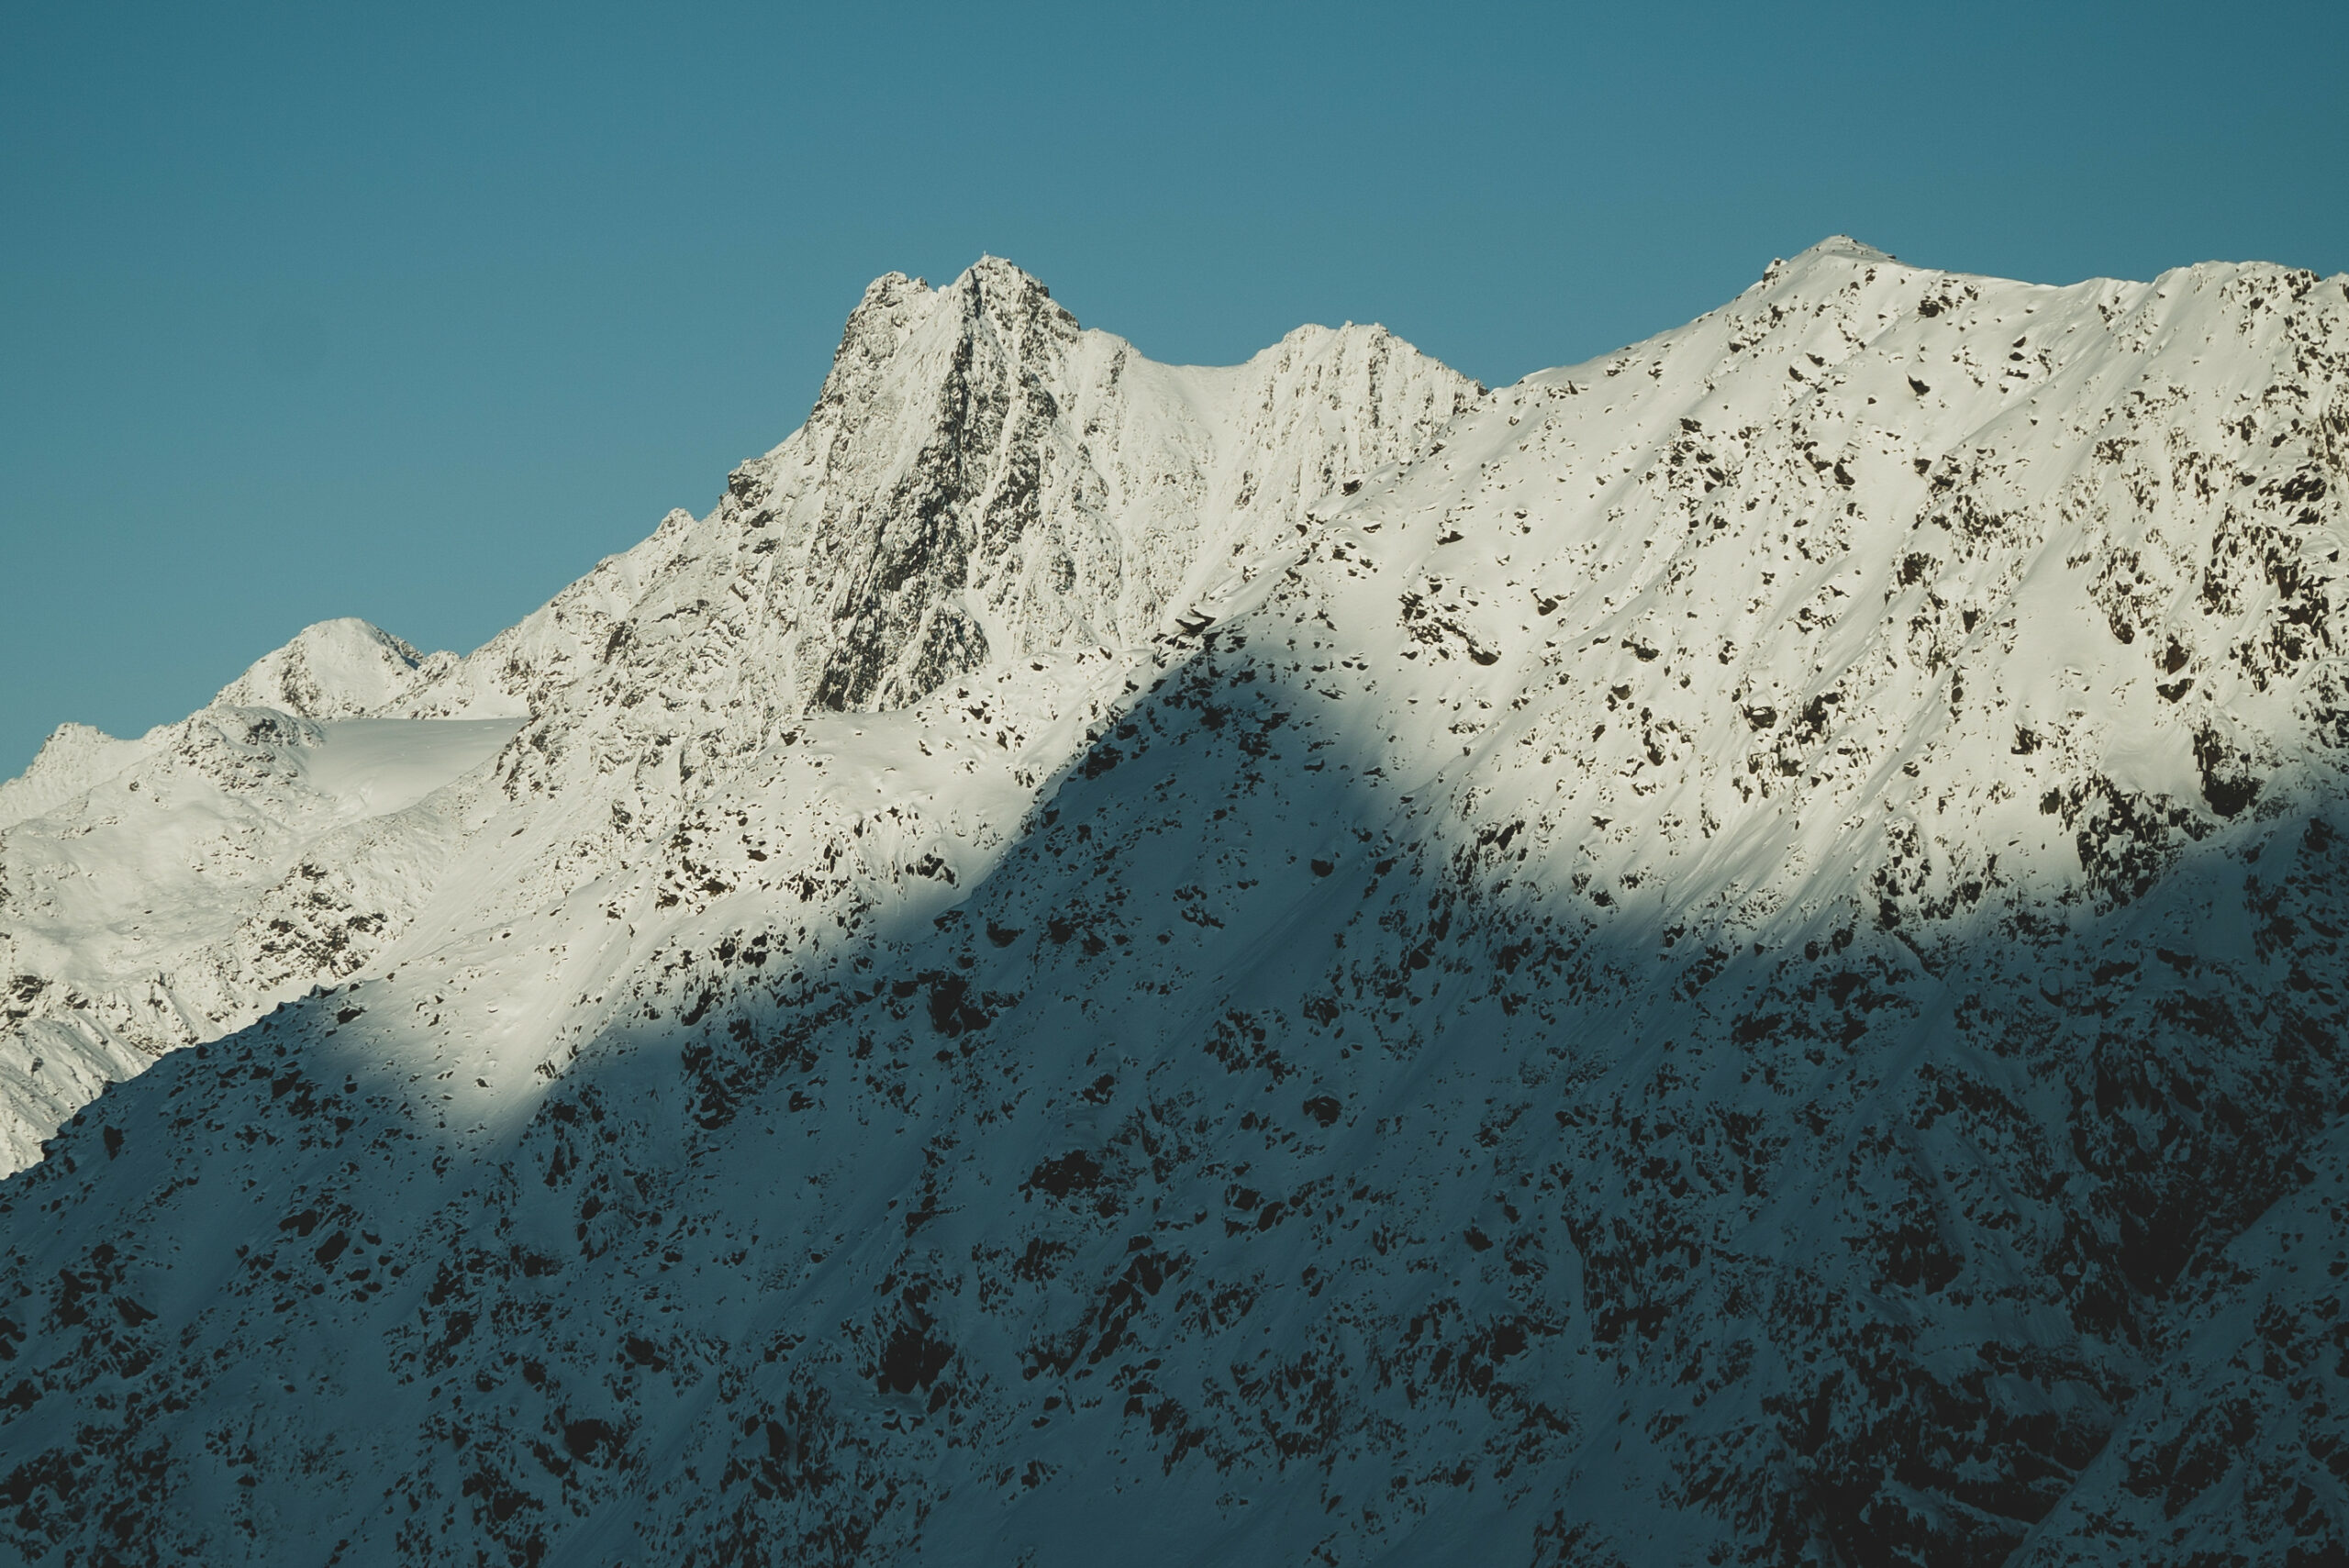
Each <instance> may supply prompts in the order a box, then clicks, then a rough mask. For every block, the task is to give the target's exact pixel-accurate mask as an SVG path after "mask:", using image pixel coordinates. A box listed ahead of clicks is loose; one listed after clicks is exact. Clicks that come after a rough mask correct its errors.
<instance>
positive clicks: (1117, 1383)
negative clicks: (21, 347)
mask: <svg viewBox="0 0 2349 1568" xmlns="http://www.w3.org/2000/svg"><path fill="white" fill-rule="evenodd" d="M2344 453H2349V294H2345V293H2344V280H2343V279H2340V278H2334V279H2330V280H2320V279H2318V278H2316V277H2315V276H2313V275H2312V274H2310V273H2306V272H2289V271H2286V270H2284V269H2280V268H2277V267H2270V266H2265V265H2221V264H2208V265H2203V266H2198V267H2192V268H2188V269H2183V270H2180V271H2178V272H2170V273H2167V274H2165V275H2164V276H2163V277H2161V278H2159V279H2157V280H2155V281H2154V282H2153V283H2151V284H2132V283H2115V282H2109V281H2097V282H2091V283H2087V284H2079V285H2076V286H2074V287H2069V288H2046V287H2038V286H2033V285H2029V284H2014V283H2006V282H1999V281H1996V280H1990V279H1983V278H1974V277H1965V276H1959V275H1955V274H1951V273H1945V272H1932V271H1930V270H1923V269H1918V268H1912V267H1908V266H1904V265H1901V264H1900V263H1898V262H1896V261H1893V260H1892V259H1891V258H1889V257H1887V256H1885V255H1883V254H1881V253H1879V252H1877V251H1875V250H1870V249H1868V248H1867V247H1865V246H1862V245H1858V244H1855V243H1854V242H1852V241H1849V240H1844V239H1833V240H1830V241H1827V242H1825V243H1823V244H1821V245H1820V246H1818V247H1815V248H1813V249H1812V250H1809V251H1806V252H1804V253H1803V254H1802V255H1801V256H1799V257H1797V258H1795V259H1793V260H1792V261H1786V262H1780V263H1775V264H1774V265H1773V266H1772V267H1771V269H1770V270H1769V272H1767V273H1765V276H1764V277H1763V279H1762V280H1761V281H1760V282H1759V283H1757V284H1755V285H1754V286H1753V288H1751V289H1749V290H1747V291H1746V292H1745V293H1744V294H1742V295H1740V296H1739V297H1738V298H1737V299H1735V300H1733V301H1731V303H1730V304H1728V305H1727V306H1723V307H1722V308H1720V310H1717V311H1714V312H1712V313H1710V314H1709V315H1707V316H1705V317H1700V318H1699V319H1698V320H1697V321H1695V322H1692V323H1690V324H1689V325H1688V326H1687V327H1685V328H1679V329H1677V330H1675V331H1672V332H1668V333H1665V334H1664V335H1663V336H1661V337H1658V338H1655V339H1651V340H1649V341H1647V342H1645V343H1642V344H1638V345H1635V346H1633V347H1631V348H1629V349H1626V350H1622V351H1621V352H1620V353H1619V354H1616V355H1612V356H1609V358H1607V359H1605V360H1603V361H1594V362H1592V363H1590V364H1586V365H1580V366H1575V367H1572V368H1569V369H1564V370H1559V371H1553V372H1547V373H1542V374H1539V375H1535V376H1532V377H1529V378H1528V379H1527V380H1525V381H1524V382H1521V383H1520V384H1516V385H1514V386H1511V387H1508V388H1504V389H1500V390H1498V391H1491V392H1488V391H1486V389H1484V388H1482V387H1480V386H1478V385H1476V384H1474V383H1472V382H1470V381H1468V380H1466V379H1465V378H1463V377H1461V376H1458V375H1456V374H1454V373H1452V372H1450V371H1448V370H1446V369H1445V368H1444V367H1443V366H1442V365H1440V364H1437V363H1435V362H1434V361H1431V360H1429V359H1427V358H1426V357H1425V356H1422V355H1420V354H1419V353H1417V352H1416V351H1415V350H1412V349H1411V348H1410V347H1409V346H1408V345H1407V344H1404V343H1402V342H1400V341H1399V340H1397V339H1394V338H1392V337H1391V336H1389V335H1387V334H1386V333H1385V332H1384V331H1382V330H1380V329H1378V328H1355V327H1348V328H1341V329H1340V330H1337V331H1330V330H1327V329H1323V328H1303V329H1300V330H1299V331H1298V332H1296V333H1292V334H1291V335H1290V336H1289V337H1288V338H1286V339H1283V340H1282V342H1281V343H1279V344H1277V345H1275V347H1273V348H1271V349H1268V350H1265V351H1264V353H1262V354H1260V355H1258V356H1257V357H1256V358H1255V359H1253V360H1252V361H1249V362H1248V363H1246V364H1244V365H1240V366H1234V367H1229V368H1223V369H1196V368H1182V367H1169V366H1163V365H1157V364H1154V363H1152V362H1151V361H1147V360H1144V359H1142V358H1141V357H1140V356H1139V355H1137V354H1135V353H1134V352H1133V350H1131V349H1130V347H1129V346H1127V345H1126V344H1124V343H1123V342H1121V341H1120V340H1119V339H1115V338H1111V337H1108V336H1107V335H1105V334H1102V333H1098V332H1094V331H1087V330H1084V329H1081V328H1078V327H1077V325H1076V324H1075V323H1074V321H1073V320H1072V319H1070V317H1068V315H1067V314H1066V312H1064V311H1063V310H1062V309H1061V308H1060V307H1059V306H1057V305H1055V304H1054V303H1053V302H1052V300H1051V299H1050V297H1049V296H1048V295H1047V294H1046V292H1045V290H1044V289H1043V287H1042V286H1041V284H1038V283H1037V282H1036V281H1035V280H1033V279H1032V278H1030V277H1028V276H1027V275H1026V274H1025V273H1023V272H1019V270H1018V269H1017V268H1015V267H1012V266H1010V265H1008V263H1005V262H1001V261H993V260H989V261H982V262H981V263H980V264H979V265H977V266H975V267H974V268H973V269H972V270H971V271H970V272H966V273H964V274H963V276H962V277H961V278H959V279H957V280H955V281H954V282H953V283H952V284H950V285H949V286H947V287H945V288H942V289H937V290H932V289H930V288H929V287H928V286H926V285H924V284H920V283H918V282H916V281H913V280H909V279H906V278H903V277H897V276H891V277H888V278H884V279H882V280H880V281H879V282H877V283H875V284H874V285H873V287H872V288H871V289H870V290H868V291H867V294H866V295H865V298H864V300H863V303H862V304H861V305H860V306H858V308H857V310H856V312H855V314H854V315H853V316H852V317H851V319H850V321H849V324H848V328H847V330H846V332H845V334H844V336H843V339H842V343H841V351H840V355H839V358H838V360H837V361H836V362H835V365H834V368H833V371H832V373H831V376H830V377H829V380H828V381H827V383H826V385H825V389H824V393H823V395H822V397H821V398H820V399H819V401H818V405H817V406H816V408H815V410H814V411H813V413H812V414H811V415H810V417H809V418H808V421H807V424H806V425H805V426H804V427H802V428H801V429H799V430H798V431H796V433H794V434H793V435H792V436H791V437H790V438H789V439H786V440H785V441H784V443H783V444H782V445H781V446H779V447H777V448H775V449H774V450H773V451H772V452H770V453H768V454H766V455H765V456H764V457H762V458H759V459H756V460H754V461H752V462H748V463H745V464H744V465H743V466H742V467H741V468H740V469H738V470H737V471H736V472H735V473H734V474H733V475H731V476H730V478H729V482H728V485H727V489H726V492H725V495H724V496H723V497H722V498H721V500H720V501H719V502H718V506H716V508H715V509H714V510H713V511H711V512H710V513H709V515H708V516H707V517H703V518H700V519H698V520H696V519H695V518H693V517H689V516H687V515H686V514H685V513H683V512H677V513H673V514H671V515H670V517H668V518H667V519H666V520H665V521H663V522H662V524H661V526H660V527H659V528H658V529H657V530H655V532H654V533H653V534H652V535H651V538H649V539H646V540H645V541H644V542H643V543H642V544H640V545H639V546H638V547H637V548H636V549H634V550H630V551H629V552H627V553H626V554H624V555H621V556H616V557H614V558H612V559H610V560H608V561H606V562H603V563H602V564H601V565H599V566H598V567H597V568H596V570H595V571H594V572H592V573H589V574H588V575H587V576H586V577H584V578H583V579H582V580H581V581H580V582H579V583H577V584H573V586H572V587H571V588H569V589H566V590H565V591H564V592H563V593H562V594H561V595H558V596H557V597H556V598H555V599H554V600H553V601H551V603H550V604H548V605H547V606H545V607H543V608H542V609H540V610H539V611H538V612H536V613H535V614H533V615H532V616H530V617H528V618H526V619H525V620H523V621H522V622H521V623H520V624H518V626H516V627H515V628H513V629H511V630H510V631H507V632H506V633H504V634H502V635H501V636H499V637H498V638H496V639H494V640H493V641H491V642H490V643H489V644H488V645H487V646H485V647H484V648H483V649H482V650H480V651H477V652H475V653H473V654H472V655H470V656H468V657H465V658H462V659H459V658H456V657H454V656H452V655H448V654H433V655H430V656H426V655H423V654H421V653H419V652H418V651H417V650H415V649H413V648H410V647H409V646H408V645H406V644H405V643H402V642H400V641H398V639H395V638H391V637H389V636H387V635H385V634H384V633H382V632H379V631H377V630H376V629H375V628H371V627H367V626H365V625H364V623H359V622H351V621H342V622H330V623H327V624H326V625H324V626H322V627H317V628H311V629H310V630H309V631H306V632H305V633H304V634H303V635H302V637H301V638H299V639H296V640H295V643H293V644H290V645H289V646H288V647H287V648H286V649H284V650H281V651H278V652H277V653H273V654H271V655H269V656H267V657H266V658H264V659H263V660H262V661H261V662H260V663H258V664H256V665H255V666H254V668H253V670H252V671H251V672H249V673H248V674H247V675H246V676H244V677H242V678H240V680H239V682H238V683H236V684H233V685H231V686H230V687H229V688H228V690H227V691H224V692H223V694H222V695H221V697H220V699H218V701H217V702H216V704H215V705H213V706H209V707H207V708H206V709H205V710H204V711H203V712H201V713H198V714H197V715H195V716H194V717H191V718H189V719H188V720H186V721H184V723H182V724H179V725H174V726H169V727H165V728H161V729H158V730H156V731H154V732H152V733H150V735H148V736H146V737H144V738H141V739H140V740H131V741H125V740H111V739H109V738H106V737H104V736H101V735H98V734H97V733H96V732H95V731H92V730H88V729H83V728H75V727H72V726H69V727H67V728H64V729H61V730H60V731H59V733H58V734H57V736H56V737H54V738H53V739H52V740H51V741H50V746H49V747H48V748H47V749H46V750H44V751H43V752H42V754H41V757H40V759H39V761H38V762H36V763H35V764H34V767H33V769H32V771H31V772H30V773H28V774H27V775H26V776H25V777H24V778H22V779H19V780H17V781H15V782H13V783H11V784H6V785H0V968H5V972H6V974H7V975H9V976H11V977H12V978H10V979H8V980H7V981H6V984H7V986H8V989H7V991H6V994H5V1009H6V1012H5V1017H6V1029H7V1031H8V1032H7V1034H6V1038H5V1040H0V1140H6V1141H5V1150H0V1152H5V1153H6V1157H7V1159H8V1162H9V1163H11V1164H12V1165H17V1166H22V1167H25V1168H24V1169H21V1170H20V1171H19V1172H18V1173H17V1174H16V1175H14V1176H13V1177H11V1178H10V1179H9V1180H8V1181H7V1183H6V1184H5V1185H0V1477H5V1484H4V1486H0V1489H5V1492H6V1500H7V1503H8V1511H7V1513H6V1517H5V1524H0V1530H5V1532H6V1541H7V1544H8V1547H9V1548H10V1549H11V1550H12V1551H14V1552H16V1553H17V1554H18V1555H21V1556H22V1557H23V1558H24V1559H25V1560H27V1561H28V1562H42V1563H59V1564H64V1563H73V1564H84V1563H104V1562H145V1561H162V1560H166V1559H170V1560H174V1561H179V1560H185V1561H199V1562H256V1563H261V1562H269V1563H274V1562H308V1561H317V1562H336V1563H362V1562H368V1563H373V1562H490V1563H506V1562H513V1563H535V1562H561V1563H598V1564H600V1563H607V1562H608V1563H644V1562H664V1563H667V1562H674V1563H697V1564H698V1563H708V1564H718V1563H729V1564H731V1563H753V1562H775V1563H803V1562H839V1563H847V1562H872V1563H882V1562H891V1563H896V1562H907V1563H910V1562H936V1563H970V1564H995V1563H1005V1564H1009V1563H1032V1564H1038V1565H1044V1564H1058V1563H1081V1562H1097V1561H1100V1560H1102V1558H1103V1557H1104V1556H1105V1555H1113V1556H1115V1557H1116V1559H1117V1560H1119V1561H1121V1562H1164V1563H1208V1562H1213V1563H1227V1562H1249V1563H1254V1562H1263V1563H1268V1564H1270V1563H1284V1564H1285V1563H1293V1562H1330V1563H1371V1562H1393V1563H1422V1562H1426V1563H1447V1562H1462V1563H1469V1562H1474V1563H1491V1562H1523V1563H1529V1564H1531V1563H1539V1564H1553V1563H1554V1564H1565V1563H1571V1564H1585V1563H1589V1564H1609V1563H1615V1564H1649V1563H1691V1564H1694V1563H1713V1562H1741V1563H1753V1564H1779V1563H1785V1564H1797V1563H1809V1564H1875V1563H1916V1564H1934V1565H1940V1564H1948V1563H1984V1564H1988V1563H1998V1562H2016V1563H2028V1564H2054V1563H2080V1564H2087V1563H2107V1562H2148V1563H2179V1564H2184V1563H2188V1562H2229V1561H2241V1562H2279V1563H2280V1562H2308V1563H2315V1562H2332V1561H2338V1560H2339V1558H2338V1554H2339V1553H2340V1552H2341V1551H2343V1546H2344V1541H2349V1421H2344V1417H2343V1412H2344V1411H2349V1387H2344V1386H2343V1384H2344V1382H2349V1359H2344V1356H2343V1347H2344V1346H2349V1314H2344V1312H2343V1307H2342V1296H2341V1290H2342V1280H2343V1277H2344V1275H2349V1223H2345V1222H2344V1221H2349V1124H2344V1119H2343V1113H2344V1108H2349V1058H2345V1057H2344V1049H2345V1048H2344V1040H2349V1018H2344V1016H2343V1015H2344V1006H2349V1001H2345V1000H2344V996H2345V995H2349V966H2344V963H2343V955H2342V951H2341V943H2342V942H2343V940H2344V937H2349V907H2344V905H2345V904H2349V809H2345V808H2344V787H2343V783H2344V781H2343V758H2344V748H2349V660H2344V656H2343V655H2344V650H2343V645H2342V637H2343V633H2342V629H2341V628H2342V627H2343V619H2342V615H2343V598H2344V595H2349V588H2344V586H2343V566H2342V562H2341V559H2340V558H2341V550H2342V547H2343V542H2344V533H2349V528H2344V525H2343V511H2342V505H2341V495H2342V490H2343V485H2344V484H2349V458H2344ZM109 1080H113V1081H114V1082H112V1083H111V1084H109V1082H108V1081H109ZM101 1090H103V1092H101ZM94 1096H95V1097H94ZM61 1123H63V1124H64V1125H63V1127H62V1129H60V1124H61ZM42 1140H49V1141H47V1142H46V1143H44V1142H43V1141H42ZM2328 1552H2330V1553H2332V1554H2334V1555H2332V1556H2328V1555H2326V1554H2327V1553H2328Z"/></svg>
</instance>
